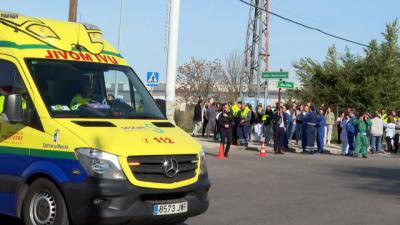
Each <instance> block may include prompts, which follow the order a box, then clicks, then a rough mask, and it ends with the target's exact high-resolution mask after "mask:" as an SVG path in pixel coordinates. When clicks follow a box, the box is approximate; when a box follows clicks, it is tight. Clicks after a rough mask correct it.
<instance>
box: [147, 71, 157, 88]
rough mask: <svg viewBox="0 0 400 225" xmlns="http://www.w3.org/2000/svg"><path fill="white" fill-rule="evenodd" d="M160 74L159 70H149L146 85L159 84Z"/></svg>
mask: <svg viewBox="0 0 400 225" xmlns="http://www.w3.org/2000/svg"><path fill="white" fill-rule="evenodd" d="M159 78H160V74H159V73H158V72H147V83H146V86H149V87H156V86H158V85H159Z"/></svg>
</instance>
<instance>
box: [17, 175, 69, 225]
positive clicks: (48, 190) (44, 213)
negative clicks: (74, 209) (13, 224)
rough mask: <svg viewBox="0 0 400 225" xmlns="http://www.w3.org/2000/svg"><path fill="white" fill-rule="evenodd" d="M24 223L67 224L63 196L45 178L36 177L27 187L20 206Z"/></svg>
mask: <svg viewBox="0 0 400 225" xmlns="http://www.w3.org/2000/svg"><path fill="white" fill-rule="evenodd" d="M22 216H23V220H24V223H25V225H69V220H68V211H67V207H66V205H65V201H64V197H63V196H62V194H61V192H60V191H59V190H58V188H57V187H56V186H55V185H54V184H53V183H52V182H50V181H49V180H47V179H42V178H40V179H38V180H36V181H35V182H33V184H32V185H31V186H30V187H29V189H28V192H27V193H26V196H25V199H24V204H23V206H22Z"/></svg>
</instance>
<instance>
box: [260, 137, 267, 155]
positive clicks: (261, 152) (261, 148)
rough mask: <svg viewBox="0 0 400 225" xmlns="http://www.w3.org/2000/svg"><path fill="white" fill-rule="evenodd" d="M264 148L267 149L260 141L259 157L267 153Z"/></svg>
mask: <svg viewBox="0 0 400 225" xmlns="http://www.w3.org/2000/svg"><path fill="white" fill-rule="evenodd" d="M265 150H267V148H266V147H265V145H264V141H261V146H260V154H259V156H260V157H265V156H267V155H268V154H267V152H266V151H265Z"/></svg>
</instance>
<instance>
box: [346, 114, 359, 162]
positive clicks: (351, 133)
mask: <svg viewBox="0 0 400 225" xmlns="http://www.w3.org/2000/svg"><path fill="white" fill-rule="evenodd" d="M349 115H350V121H349V122H348V123H347V124H346V131H347V141H348V145H349V151H348V153H347V154H346V156H353V152H354V150H355V149H356V135H357V131H356V128H355V127H354V125H353V121H354V120H357V117H356V116H355V112H354V110H352V109H351V110H349Z"/></svg>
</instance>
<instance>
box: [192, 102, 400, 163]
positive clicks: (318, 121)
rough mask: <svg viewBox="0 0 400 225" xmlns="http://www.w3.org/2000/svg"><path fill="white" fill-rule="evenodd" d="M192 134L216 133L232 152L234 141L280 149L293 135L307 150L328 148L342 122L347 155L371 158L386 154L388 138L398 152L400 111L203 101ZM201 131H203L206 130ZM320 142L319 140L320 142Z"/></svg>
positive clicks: (285, 147)
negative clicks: (336, 110)
mask: <svg viewBox="0 0 400 225" xmlns="http://www.w3.org/2000/svg"><path fill="white" fill-rule="evenodd" d="M194 123H195V127H194V129H193V132H192V135H193V136H198V135H201V136H203V137H207V138H211V135H212V137H213V138H214V140H215V141H220V142H221V143H222V144H224V146H225V151H224V153H225V157H228V154H229V149H230V146H231V144H235V145H240V146H245V147H247V146H248V143H249V142H250V141H252V142H255V143H261V142H264V143H265V144H267V145H268V144H273V147H274V153H275V154H284V150H289V143H290V142H289V140H293V143H294V144H295V145H297V146H299V147H301V148H302V150H303V153H308V154H314V153H321V154H322V153H324V150H325V145H330V144H331V142H332V133H333V130H334V127H335V126H336V127H337V139H338V144H340V145H341V147H342V155H344V156H352V157H358V156H359V154H360V151H361V155H362V157H363V158H367V154H368V149H369V148H371V149H370V152H371V154H375V153H383V151H384V150H383V149H382V139H385V141H386V146H387V147H386V149H385V151H387V152H390V153H397V151H398V150H399V147H400V138H399V137H400V120H399V119H398V117H397V115H396V112H395V111H393V112H391V114H390V115H387V114H386V113H385V111H384V110H382V111H381V112H380V113H379V112H375V113H374V114H373V115H371V114H370V113H369V112H363V113H358V112H357V111H356V110H355V109H354V108H348V109H347V110H346V111H345V112H343V113H341V114H340V116H338V117H337V118H336V117H335V114H334V113H333V110H332V107H330V106H325V105H321V106H319V107H316V106H315V105H314V104H312V103H311V102H308V103H306V104H304V105H299V104H296V103H292V104H286V105H285V104H283V103H277V104H276V106H275V107H274V108H272V107H271V106H266V107H265V108H263V106H262V105H257V106H256V107H255V109H253V108H252V106H251V105H250V104H245V103H242V102H240V101H238V102H235V103H233V104H231V103H225V104H220V103H216V102H213V101H210V102H207V103H206V104H203V102H202V100H199V101H198V103H197V105H196V106H195V109H194ZM200 131H201V134H200ZM315 144H316V145H315Z"/></svg>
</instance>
